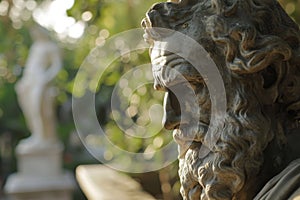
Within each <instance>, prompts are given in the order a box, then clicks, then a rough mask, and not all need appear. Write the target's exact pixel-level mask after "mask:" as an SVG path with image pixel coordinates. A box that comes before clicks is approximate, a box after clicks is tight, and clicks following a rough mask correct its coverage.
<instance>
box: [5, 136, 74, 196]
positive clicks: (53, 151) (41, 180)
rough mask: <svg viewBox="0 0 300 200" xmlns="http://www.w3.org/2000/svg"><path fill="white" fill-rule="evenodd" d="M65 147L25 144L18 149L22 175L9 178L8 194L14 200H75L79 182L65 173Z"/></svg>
mask: <svg viewBox="0 0 300 200" xmlns="http://www.w3.org/2000/svg"><path fill="white" fill-rule="evenodd" d="M62 151H63V145H61V144H59V143H52V145H49V144H46V143H45V144H43V143H40V145H39V146H34V145H29V143H27V144H26V145H25V144H24V142H21V143H20V144H19V145H18V146H17V149H16V153H17V162H18V172H17V173H15V174H12V175H11V176H9V178H8V180H7V183H6V185H5V188H4V189H5V192H6V194H7V195H9V196H10V197H11V199H13V200H71V199H72V190H73V189H74V186H75V182H74V178H73V176H72V175H71V174H70V173H68V172H65V171H64V170H63V169H62Z"/></svg>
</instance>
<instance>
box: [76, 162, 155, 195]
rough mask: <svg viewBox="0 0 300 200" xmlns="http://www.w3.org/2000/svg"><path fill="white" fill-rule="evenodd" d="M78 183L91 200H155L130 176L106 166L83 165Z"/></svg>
mask: <svg viewBox="0 0 300 200" xmlns="http://www.w3.org/2000/svg"><path fill="white" fill-rule="evenodd" d="M76 178H77V181H78V183H79V185H80V187H81V189H82V190H83V192H84V194H85V195H86V196H87V198H88V199H89V200H115V199H122V200H141V199H143V200H155V198H154V197H152V196H151V195H150V194H148V193H146V192H144V191H143V190H142V187H141V185H140V184H139V183H138V182H136V181H135V180H133V179H132V178H130V177H129V176H127V175H125V174H122V173H120V172H117V171H115V170H113V169H110V168H108V167H106V166H104V165H81V166H78V167H77V169H76Z"/></svg>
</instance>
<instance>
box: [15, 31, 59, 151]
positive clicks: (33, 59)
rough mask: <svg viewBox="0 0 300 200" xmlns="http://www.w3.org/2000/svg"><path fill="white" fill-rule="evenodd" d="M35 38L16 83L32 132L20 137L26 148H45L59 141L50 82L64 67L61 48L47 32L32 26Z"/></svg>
mask: <svg viewBox="0 0 300 200" xmlns="http://www.w3.org/2000/svg"><path fill="white" fill-rule="evenodd" d="M31 37H32V39H33V40H34V43H33V45H32V46H31V48H30V52H29V55H28V59H27V62H26V65H25V70H24V74H23V77H22V78H21V80H20V81H18V82H17V84H16V87H15V88H16V92H17V96H18V101H19V104H20V107H21V109H22V111H23V113H24V116H25V119H26V122H27V125H28V128H29V130H30V131H31V136H30V137H29V138H27V139H25V140H22V141H21V146H23V147H24V148H39V147H40V148H44V147H46V146H47V144H49V145H51V144H52V145H53V143H56V142H57V138H56V137H57V136H56V131H55V130H56V126H55V121H56V118H55V107H54V105H55V104H54V103H55V96H56V89H55V87H54V86H53V84H52V83H51V82H52V80H53V79H54V78H55V76H56V75H57V73H58V72H59V70H60V69H61V67H62V61H61V57H60V50H59V48H58V46H57V45H56V44H55V43H54V42H53V41H51V40H50V37H49V34H48V32H47V31H46V30H45V29H44V28H42V27H39V26H36V27H34V28H32V29H31Z"/></svg>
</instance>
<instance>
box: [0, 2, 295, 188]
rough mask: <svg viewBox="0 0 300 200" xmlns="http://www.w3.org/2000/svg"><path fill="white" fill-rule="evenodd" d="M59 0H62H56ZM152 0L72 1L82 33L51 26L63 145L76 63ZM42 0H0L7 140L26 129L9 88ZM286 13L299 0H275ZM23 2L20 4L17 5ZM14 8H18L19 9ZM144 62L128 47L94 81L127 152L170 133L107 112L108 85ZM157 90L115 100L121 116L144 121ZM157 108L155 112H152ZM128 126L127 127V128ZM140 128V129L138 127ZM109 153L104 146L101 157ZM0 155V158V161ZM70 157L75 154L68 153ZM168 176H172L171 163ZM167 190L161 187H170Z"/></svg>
mask: <svg viewBox="0 0 300 200" xmlns="http://www.w3.org/2000/svg"><path fill="white" fill-rule="evenodd" d="M61 1H64V0H61ZM157 1H158V0H115V1H112V0H84V1H82V0H75V2H74V5H73V6H72V8H70V9H69V10H67V14H68V15H69V16H71V17H73V18H74V19H75V20H76V21H81V22H84V25H85V30H84V34H83V35H82V37H81V38H79V39H70V38H63V39H61V38H60V37H59V36H57V34H56V33H55V31H53V30H51V29H50V30H49V31H50V32H52V34H53V37H54V38H56V40H57V42H58V43H59V45H60V47H61V48H62V50H63V62H64V67H63V69H62V70H61V72H60V73H59V75H58V77H57V80H56V84H57V86H58V88H59V95H58V97H57V100H58V110H57V111H58V112H57V113H58V119H59V121H58V134H59V136H60V138H61V139H62V140H63V141H64V142H65V143H66V144H67V143H68V142H69V138H70V133H71V132H72V131H74V130H75V127H74V124H73V120H72V113H71V107H70V102H71V97H72V92H73V84H74V78H75V76H76V74H77V70H78V68H79V67H80V66H81V64H82V62H83V60H84V59H85V58H86V56H87V55H88V54H89V52H90V51H91V50H92V49H93V48H95V47H96V46H101V45H102V43H103V42H105V41H106V40H107V39H108V38H109V37H110V36H113V35H115V34H117V33H120V32H122V31H126V30H129V29H132V28H139V27H140V21H141V20H142V18H143V17H144V15H145V12H146V10H147V9H148V8H149V7H150V6H151V5H152V4H153V3H155V2H157ZM43 2H44V1H43V0H37V1H34V0H14V1H11V0H1V1H0V38H1V39H0V41H1V45H0V88H1V89H0V139H1V136H2V135H3V133H7V132H9V133H11V135H12V136H11V137H12V139H13V141H14V142H13V144H14V145H15V144H16V142H17V141H18V140H19V139H20V138H22V137H25V136H27V135H28V134H29V131H28V129H27V128H26V124H25V120H24V117H23V115H22V112H21V110H20V108H19V106H18V103H17V98H16V95H15V91H14V85H15V83H16V81H17V80H18V79H19V78H20V76H21V75H22V70H23V67H24V65H25V62H26V58H27V55H28V50H29V48H30V45H31V43H32V41H31V38H30V36H29V31H28V29H29V27H30V26H31V25H32V24H33V23H34V22H33V17H32V13H33V11H34V10H35V9H37V8H38V7H39V5H41V4H42V3H43ZM279 2H280V3H281V4H282V6H283V8H284V9H285V10H286V11H287V13H288V14H289V15H290V16H292V17H293V18H294V19H295V21H297V22H298V23H299V22H300V0H279ZM21 4H22V5H24V6H23V7H22V8H20V5H21ZM18 9H19V11H20V9H21V12H19V11H18ZM145 63H149V57H148V54H147V51H143V52H132V53H131V54H130V55H129V56H127V58H123V59H122V58H120V59H119V60H116V61H115V62H113V63H112V64H111V66H110V67H109V68H108V69H107V70H106V71H105V74H104V76H102V77H103V78H102V79H100V80H99V82H98V83H97V84H98V85H97V86H98V87H97V88H98V89H97V93H96V94H97V95H96V110H97V117H98V120H99V122H100V124H102V125H104V126H105V130H106V131H107V132H108V137H109V139H110V140H111V141H112V143H114V144H116V145H117V146H119V147H120V148H122V149H125V150H128V151H131V152H147V151H150V152H151V151H155V150H157V149H159V148H161V147H162V146H164V145H165V144H167V143H168V142H169V141H170V140H171V139H172V138H171V134H165V133H161V134H157V135H155V136H153V137H151V138H149V139H146V140H142V139H137V138H130V137H128V136H126V135H124V133H123V131H122V130H120V129H119V128H118V127H117V126H116V124H115V121H114V119H113V117H112V111H111V110H110V109H107V108H108V107H109V105H110V100H111V99H110V97H111V94H112V90H113V87H114V85H115V84H116V83H117V82H118V81H119V79H120V77H121V76H122V75H123V74H125V73H126V72H127V71H129V70H131V69H132V68H134V66H138V65H141V64H145ZM162 98H163V94H162V93H160V92H155V91H154V90H153V89H152V86H151V85H145V86H143V87H141V88H139V89H138V90H136V91H133V95H132V96H131V97H130V98H129V99H128V104H126V105H122V102H120V105H121V106H123V107H124V109H126V106H129V110H127V111H126V113H127V117H128V118H129V119H131V120H133V121H134V122H136V123H138V124H139V125H140V126H146V125H147V124H148V123H150V118H149V116H148V111H149V108H150V107H151V105H155V104H161V101H162ZM155 112H159V111H155ZM128 131H130V130H128ZM144 131H145V130H144ZM90 142H91V143H92V144H96V145H101V139H98V140H97V138H92V139H91V141H90ZM113 154H114V152H111V151H110V150H109V149H107V152H106V155H107V159H110V158H111V157H113V156H114V155H113ZM1 156H3V155H0V161H1ZM74 159H76V158H74ZM172 169H173V170H172V171H173V172H172V173H171V174H172V176H171V178H170V179H172V178H174V177H175V176H176V173H174V172H176V168H174V167H173V168H172ZM178 187H179V185H178V182H177V183H175V184H172V185H171V187H170V188H171V189H170V191H171V190H174V191H175V193H178ZM170 191H165V192H166V193H167V192H170Z"/></svg>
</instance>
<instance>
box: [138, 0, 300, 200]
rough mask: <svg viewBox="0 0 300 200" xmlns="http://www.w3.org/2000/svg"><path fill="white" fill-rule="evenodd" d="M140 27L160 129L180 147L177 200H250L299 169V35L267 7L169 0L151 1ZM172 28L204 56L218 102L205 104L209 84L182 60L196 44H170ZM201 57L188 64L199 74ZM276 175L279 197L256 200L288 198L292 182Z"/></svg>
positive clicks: (264, 0) (238, 1) (223, 0)
mask: <svg viewBox="0 0 300 200" xmlns="http://www.w3.org/2000/svg"><path fill="white" fill-rule="evenodd" d="M142 25H143V27H144V28H145V33H146V34H145V39H146V41H148V42H149V43H150V44H151V49H150V55H151V61H152V66H153V67H152V69H153V75H154V79H155V82H154V87H155V88H156V89H159V90H162V91H165V92H166V98H165V103H164V105H165V114H166V116H165V128H167V129H175V131H174V133H173V135H174V139H175V140H176V142H177V143H178V144H179V147H180V148H179V149H180V157H179V161H180V170H179V175H180V179H181V184H182V187H181V194H182V196H183V198H184V199H191V200H192V199H203V200H204V199H224V200H225V199H249V200H250V199H253V198H254V197H255V196H256V195H257V194H258V193H259V191H260V190H262V188H263V187H264V185H265V184H267V185H268V184H270V183H267V182H268V181H269V180H270V181H271V182H272V180H271V179H272V178H273V177H274V176H275V175H276V174H278V173H280V172H281V171H283V170H284V169H285V170H287V171H284V172H285V173H288V172H291V174H295V175H298V174H297V170H296V172H295V171H293V170H292V171H289V170H291V169H292V168H293V167H291V166H293V165H295V163H296V165H299V163H300V161H299V159H297V158H300V145H299V141H300V31H299V27H298V25H297V24H296V23H295V22H293V20H291V19H290V18H289V16H288V15H287V14H286V13H285V12H284V10H283V9H282V8H281V6H280V5H279V3H278V2H277V1H275V0H260V1H258V0H199V1H198V0H181V1H180V0H174V1H173V0H172V1H170V2H165V3H158V4H156V5H154V6H153V7H152V8H151V9H150V10H149V11H148V12H147V17H146V18H145V19H144V20H143V22H142ZM162 28H164V29H162ZM166 29H167V30H166ZM177 32H179V33H181V34H184V35H186V36H189V37H190V38H191V39H192V40H194V41H195V42H196V43H198V44H200V45H201V46H202V47H203V48H204V49H205V51H206V52H207V54H209V56H210V58H211V59H212V60H213V61H214V64H215V66H216V67H217V69H218V71H219V74H220V75H221V77H222V82H223V83H224V88H225V89H224V90H225V93H226V98H225V99H218V98H217V100H215V99H216V98H215V99H214V97H213V95H217V96H218V95H219V94H216V93H212V91H213V90H209V87H210V86H211V85H213V82H215V81H219V80H217V79H211V78H210V79H209V77H206V76H203V74H201V73H199V71H197V70H195V66H193V65H192V64H191V62H188V61H187V58H189V59H190V60H193V59H191V57H193V54H195V55H196V54H197V53H195V50H196V49H197V48H196V46H197V45H190V43H187V41H188V39H186V40H185V39H178V40H176V34H177ZM177 35H178V34H177ZM174 37H175V39H174ZM176 44H177V46H180V48H177V49H176ZM174 46H175V50H174V49H173V50H174V51H171V50H170V48H171V47H172V48H173V47H174ZM183 55H186V57H184V56H183ZM204 57H205V56H204ZM204 57H203V58H204ZM203 58H202V57H199V58H198V62H197V63H196V64H198V65H200V66H201V65H202V68H203V70H204V71H205V69H206V70H209V69H208V68H209V67H211V66H212V65H207V63H206V61H205V62H204V61H203V60H205V59H203ZM190 60H189V61H190ZM173 69H175V70H173ZM178 72H179V74H181V75H182V76H181V78H180V76H179V75H178ZM182 77H183V79H184V80H185V82H184V81H183V79H182ZM216 77H217V76H216ZM193 95H194V96H196V98H197V100H196V101H195V100H193V99H191V98H190V97H191V96H193ZM212 99H214V101H217V102H225V103H226V109H225V112H219V110H213V107H212V105H213V103H214V101H212ZM196 121H197V123H196ZM293 160H294V162H293V163H291V162H292V161H293ZM290 163H291V164H290ZM279 176H280V175H279ZM284 177H285V176H282V178H283V179H280V180H282V181H283V183H284V184H283V185H289V187H282V185H280V184H279V186H278V187H277V191H278V193H277V194H283V195H275V196H272V197H267V196H268V195H266V196H265V197H266V198H263V197H262V196H264V195H261V193H260V194H259V196H257V199H275V200H277V199H278V200H279V199H282V200H283V199H288V197H292V196H293V195H295V194H297V189H298V187H299V185H300V180H299V179H297V178H296V180H294V179H293V180H292V178H291V179H289V178H284ZM293 178H295V176H293ZM273 180H274V179H273ZM290 181H292V182H290ZM293 181H294V182H293ZM263 191H264V190H262V192H263ZM298 193H299V190H298ZM295 198H296V197H295ZM297 198H298V197H297Z"/></svg>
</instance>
